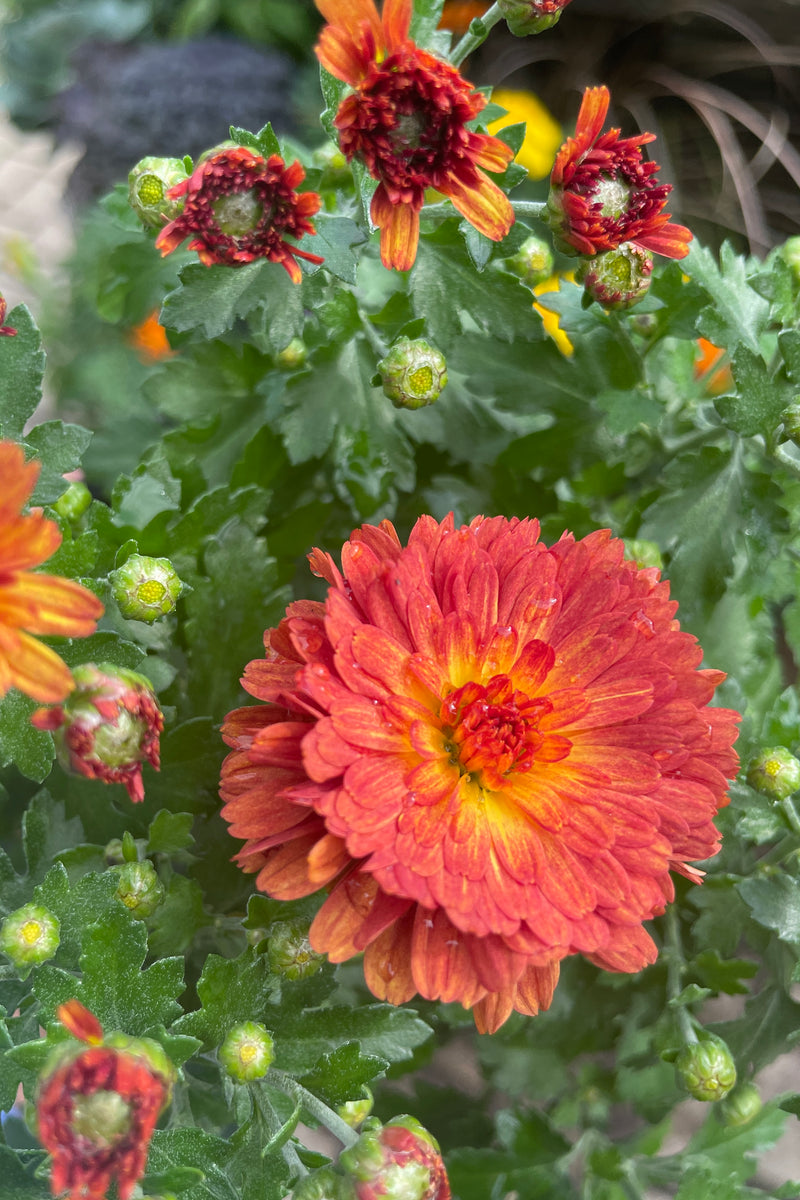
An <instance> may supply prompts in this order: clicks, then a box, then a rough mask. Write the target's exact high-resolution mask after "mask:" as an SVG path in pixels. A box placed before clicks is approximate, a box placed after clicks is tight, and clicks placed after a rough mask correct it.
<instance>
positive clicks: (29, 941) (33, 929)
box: [20, 921, 44, 946]
mask: <svg viewBox="0 0 800 1200" xmlns="http://www.w3.org/2000/svg"><path fill="white" fill-rule="evenodd" d="M43 933H44V929H43V928H42V924H41V922H40V921H26V922H25V924H24V925H23V926H22V928H21V929H20V935H21V937H22V940H23V942H25V944H26V945H27V946H35V945H36V943H37V942H38V941H39V939H40V938H41V936H42V934H43Z"/></svg>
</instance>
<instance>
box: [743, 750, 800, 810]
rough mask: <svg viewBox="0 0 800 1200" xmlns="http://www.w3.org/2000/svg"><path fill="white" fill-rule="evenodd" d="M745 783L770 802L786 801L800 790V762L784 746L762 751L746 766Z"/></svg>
mask: <svg viewBox="0 0 800 1200" xmlns="http://www.w3.org/2000/svg"><path fill="white" fill-rule="evenodd" d="M747 782H748V783H749V784H750V787H751V788H755V790H756V791H757V792H760V793H761V795H762V796H767V797H768V799H770V800H788V799H789V797H790V796H791V795H793V794H794V793H795V792H796V791H797V789H798V788H800V760H798V759H796V758H795V756H794V755H793V754H791V753H790V752H789V751H788V750H787V749H786V748H785V746H773V747H771V748H770V749H769V750H762V751H761V752H760V754H757V755H756V756H755V758H753V759H752V760H751V762H750V763H749V765H748V768H747Z"/></svg>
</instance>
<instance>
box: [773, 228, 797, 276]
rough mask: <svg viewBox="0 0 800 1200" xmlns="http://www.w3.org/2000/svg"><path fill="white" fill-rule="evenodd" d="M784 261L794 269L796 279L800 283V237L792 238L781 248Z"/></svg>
mask: <svg viewBox="0 0 800 1200" xmlns="http://www.w3.org/2000/svg"><path fill="white" fill-rule="evenodd" d="M778 253H779V254H780V256H781V258H782V259H783V261H784V262H785V263H786V265H787V266H788V267H791V268H792V271H793V273H794V277H795V279H797V280H798V281H800V237H790V238H788V239H787V240H786V241H785V242H784V243H783V245H782V246H781V247H780V248H779V250H778Z"/></svg>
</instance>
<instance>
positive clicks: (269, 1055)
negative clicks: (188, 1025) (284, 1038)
mask: <svg viewBox="0 0 800 1200" xmlns="http://www.w3.org/2000/svg"><path fill="white" fill-rule="evenodd" d="M218 1053H219V1060H220V1062H221V1063H222V1065H223V1067H224V1068H225V1070H226V1071H227V1072H228V1074H229V1075H230V1076H231V1077H232V1078H233V1079H236V1080H237V1081H238V1082H239V1083H248V1082H249V1081H250V1080H251V1079H261V1077H262V1075H266V1073H267V1071H268V1070H269V1065H270V1063H271V1062H272V1060H273V1058H274V1057H275V1053H274V1043H273V1040H272V1035H271V1034H270V1033H269V1031H268V1030H267V1029H266V1028H265V1027H264V1026H263V1025H260V1024H259V1023H258V1022H257V1021H243V1022H242V1023H241V1024H240V1025H234V1027H233V1029H231V1031H230V1033H229V1034H228V1036H227V1037H226V1038H225V1041H224V1042H223V1043H222V1045H221V1046H220V1048H219V1052H218Z"/></svg>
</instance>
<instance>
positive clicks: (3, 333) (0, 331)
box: [0, 296, 17, 337]
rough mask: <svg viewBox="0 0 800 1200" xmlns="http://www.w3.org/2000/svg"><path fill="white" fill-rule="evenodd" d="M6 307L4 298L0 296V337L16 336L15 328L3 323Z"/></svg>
mask: <svg viewBox="0 0 800 1200" xmlns="http://www.w3.org/2000/svg"><path fill="white" fill-rule="evenodd" d="M6 307H7V306H6V302H5V300H4V299H3V297H2V296H0V337H16V336H17V331H16V329H12V328H11V326H10V325H4V324H3V322H4V321H5V319H6Z"/></svg>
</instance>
